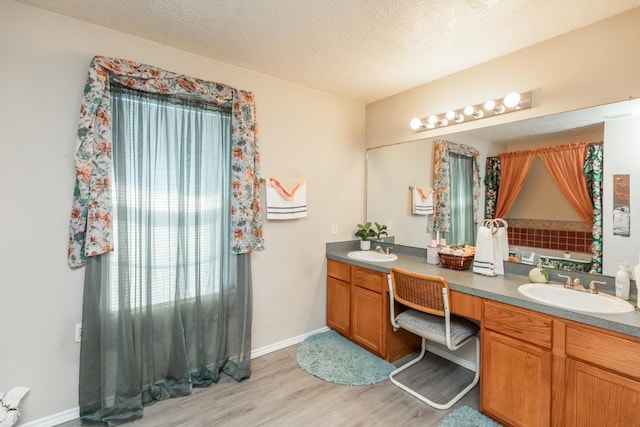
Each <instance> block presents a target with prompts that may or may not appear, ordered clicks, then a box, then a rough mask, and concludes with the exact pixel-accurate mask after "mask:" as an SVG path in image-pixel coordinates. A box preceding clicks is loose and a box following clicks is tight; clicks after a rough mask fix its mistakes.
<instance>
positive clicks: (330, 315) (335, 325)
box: [327, 260, 351, 337]
mask: <svg viewBox="0 0 640 427" xmlns="http://www.w3.org/2000/svg"><path fill="white" fill-rule="evenodd" d="M350 325H351V266H350V265H349V264H343V263H341V262H335V261H331V260H328V261H327V326H328V327H330V328H331V329H333V330H335V331H338V332H339V333H340V334H342V335H344V336H345V337H348V336H349V335H350V333H351V329H350Z"/></svg>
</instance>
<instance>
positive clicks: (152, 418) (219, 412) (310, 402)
mask: <svg viewBox="0 0 640 427" xmlns="http://www.w3.org/2000/svg"><path fill="white" fill-rule="evenodd" d="M296 349H297V345H294V346H290V347H287V348H285V349H282V350H278V351H276V352H273V353H270V354H267V355H264V356H261V357H258V358H256V359H253V360H252V361H251V371H252V374H251V378H249V379H248V380H245V381H243V382H240V383H237V382H235V381H234V380H232V379H230V378H229V377H227V376H225V375H223V376H222V378H221V380H220V382H218V384H214V385H212V386H211V387H208V388H199V389H194V391H193V393H192V395H191V396H189V397H184V398H175V399H169V400H165V401H162V402H157V403H156V404H154V405H151V406H148V407H146V408H145V409H144V417H143V418H142V419H141V420H138V421H134V422H131V423H129V424H127V426H131V427H144V426H154V427H169V426H242V427H253V426H273V427H275V426H277V427H298V426H303V427H316V426H318V427H333V426H340V427H342V426H347V427H356V426H367V427H370V426H374V427H375V426H381V427H382V426H393V427H400V426H403V427H405V426H422V427H430V426H434V427H435V426H437V425H438V422H439V421H440V420H441V419H442V418H443V417H445V416H446V415H447V414H448V413H449V412H450V411H452V410H453V409H455V408H457V407H459V406H461V405H467V406H470V407H472V408H475V409H478V407H479V386H476V387H475V388H474V389H473V390H471V392H469V394H468V395H467V396H465V397H464V398H463V399H462V400H461V401H460V402H458V403H457V404H456V405H455V406H454V407H453V408H452V409H450V410H448V411H439V410H436V409H433V408H431V407H430V406H428V405H425V404H423V403H422V402H420V401H419V400H417V399H416V398H414V397H413V396H411V395H409V394H408V393H406V392H404V391H403V390H401V389H399V388H398V387H396V386H394V385H393V384H392V383H391V382H390V381H389V380H387V381H384V382H382V383H378V384H373V385H370V386H343V385H337V384H332V383H328V382H325V381H323V380H321V379H318V378H316V377H314V376H312V375H309V374H308V373H306V372H305V371H303V370H302V369H300V368H299V367H298V365H297V364H296ZM408 357H409V356H408ZM404 360H405V359H401V360H400V361H398V362H396V363H395V364H396V365H399V364H400V363H401V362H403V361H404ZM427 375H428V376H430V377H431V378H432V379H431V380H430V381H424V380H422V379H421V378H424V377H425V376H427ZM412 378H416V381H415V382H412V383H411V384H410V386H412V387H419V388H418V390H419V391H420V392H423V393H427V395H428V396H430V398H432V399H433V400H436V401H440V399H439V398H438V397H437V396H438V395H444V397H443V399H444V398H446V397H447V396H453V395H454V394H455V393H454V391H455V390H456V388H455V387H458V389H459V386H460V383H461V382H462V384H467V383H468V382H470V381H471V379H472V378H473V372H471V371H469V370H467V369H465V368H462V367H460V366H457V365H455V364H453V363H451V362H449V361H446V360H444V359H442V358H440V357H438V356H435V355H432V354H429V356H426V357H425V359H424V360H422V361H421V362H420V363H419V364H417V365H414V366H412V367H411V368H409V369H407V370H406V371H404V372H402V373H401V374H400V376H399V379H400V380H401V381H404V380H405V379H412ZM439 389H444V392H443V393H437V392H436V394H434V390H439ZM80 425H81V423H80V420H74V421H70V422H67V423H64V424H61V426H64V427H76V426H80Z"/></svg>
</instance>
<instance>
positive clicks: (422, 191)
mask: <svg viewBox="0 0 640 427" xmlns="http://www.w3.org/2000/svg"><path fill="white" fill-rule="evenodd" d="M411 213H412V214H413V215H432V214H433V189H431V188H429V187H420V186H413V187H411Z"/></svg>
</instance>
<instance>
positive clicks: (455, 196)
mask: <svg viewBox="0 0 640 427" xmlns="http://www.w3.org/2000/svg"><path fill="white" fill-rule="evenodd" d="M449 175H450V180H451V188H450V194H451V228H450V229H449V231H448V232H446V233H445V238H446V239H447V242H448V243H449V244H460V243H468V244H470V245H473V244H474V242H475V234H476V232H475V224H474V221H473V158H472V157H466V156H463V155H460V154H455V153H450V154H449Z"/></svg>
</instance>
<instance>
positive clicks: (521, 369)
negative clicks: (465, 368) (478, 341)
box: [480, 329, 552, 426]
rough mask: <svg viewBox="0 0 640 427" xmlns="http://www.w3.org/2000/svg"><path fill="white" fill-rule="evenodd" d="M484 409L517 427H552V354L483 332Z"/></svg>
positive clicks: (501, 336) (497, 334)
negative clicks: (550, 426)
mask: <svg viewBox="0 0 640 427" xmlns="http://www.w3.org/2000/svg"><path fill="white" fill-rule="evenodd" d="M481 349H482V350H481V351H482V359H481V369H482V370H481V372H482V377H481V381H482V383H481V398H480V399H481V402H480V404H481V409H482V411H484V412H486V413H487V414H489V415H491V416H493V417H495V418H496V419H498V420H501V421H503V422H504V423H506V424H509V425H513V426H548V425H550V420H551V360H552V357H551V352H550V351H549V350H545V349H543V348H540V347H538V346H535V345H532V344H528V343H525V342H523V341H520V340H517V339H514V338H510V337H508V336H505V335H502V334H499V333H496V332H493V331H490V330H486V329H485V330H483V331H482V345H481Z"/></svg>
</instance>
